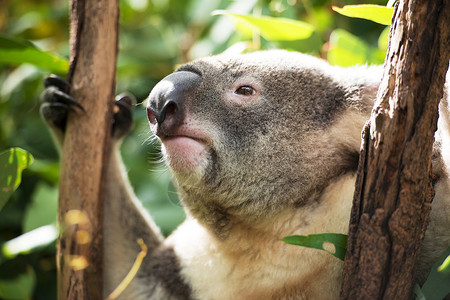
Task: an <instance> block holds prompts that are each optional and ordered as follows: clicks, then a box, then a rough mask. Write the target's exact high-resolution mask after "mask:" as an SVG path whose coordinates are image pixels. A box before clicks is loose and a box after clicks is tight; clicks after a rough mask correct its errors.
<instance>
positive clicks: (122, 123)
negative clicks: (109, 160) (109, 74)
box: [112, 93, 136, 139]
mask: <svg viewBox="0 0 450 300" xmlns="http://www.w3.org/2000/svg"><path fill="white" fill-rule="evenodd" d="M114 104H115V105H114V116H113V126H112V136H113V138H116V139H120V138H122V137H123V136H124V135H125V134H127V133H128V131H130V129H131V128H132V127H133V113H132V109H133V107H134V106H135V105H136V99H135V98H134V96H133V95H131V94H128V93H122V94H120V95H118V96H117V97H116V101H115V102H114Z"/></svg>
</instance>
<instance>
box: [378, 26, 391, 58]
mask: <svg viewBox="0 0 450 300" xmlns="http://www.w3.org/2000/svg"><path fill="white" fill-rule="evenodd" d="M390 29H391V26H387V27H386V28H385V29H384V30H383V31H382V32H381V34H380V36H379V37H378V49H380V50H382V51H384V52H386V51H387V48H388V44H389V31H390Z"/></svg>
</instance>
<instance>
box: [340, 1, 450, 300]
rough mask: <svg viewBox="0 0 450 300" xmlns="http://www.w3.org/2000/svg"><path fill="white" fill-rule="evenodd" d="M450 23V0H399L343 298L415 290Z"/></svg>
mask: <svg viewBox="0 0 450 300" xmlns="http://www.w3.org/2000/svg"><path fill="white" fill-rule="evenodd" d="M449 28H450V1H449V0H434V1H424V0H410V1H407V0H404V1H399V3H397V6H396V9H395V12H394V19H393V23H392V27H391V31H390V42H389V43H390V44H389V50H388V54H387V57H386V61H385V67H384V75H383V80H382V82H381V85H380V88H379V90H378V95H377V102H376V104H375V108H374V110H373V112H372V116H371V119H370V123H368V124H366V126H365V128H364V130H363V144H362V151H361V155H360V165H359V168H358V174H357V183H356V190H355V195H354V202H353V208H352V213H351V220H350V228H349V241H348V248H347V254H346V258H345V264H344V275H343V284H342V289H341V299H352V300H353V299H409V297H410V295H411V290H412V284H413V279H414V272H415V264H416V261H417V258H418V254H419V251H420V248H421V244H422V240H423V236H424V233H425V230H426V226H427V223H428V218H429V211H430V204H431V200H432V196H433V190H432V184H431V154H432V147H433V141H434V132H435V131H436V126H437V117H438V105H439V101H440V99H441V98H442V96H443V86H444V81H445V74H446V71H447V69H448V63H449V59H450V47H449V44H450V43H449V41H450V29H449Z"/></svg>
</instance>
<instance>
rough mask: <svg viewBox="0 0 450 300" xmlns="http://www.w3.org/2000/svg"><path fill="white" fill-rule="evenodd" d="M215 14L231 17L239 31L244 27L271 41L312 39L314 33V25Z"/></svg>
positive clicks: (222, 13) (223, 13)
mask: <svg viewBox="0 0 450 300" xmlns="http://www.w3.org/2000/svg"><path fill="white" fill-rule="evenodd" d="M213 14H214V15H225V16H229V17H231V18H233V19H234V21H235V22H236V23H237V25H238V27H237V29H238V30H242V29H241V28H243V27H244V28H245V27H246V28H247V29H252V30H257V31H258V32H259V33H260V34H261V36H262V37H264V38H265V39H266V40H269V41H295V40H302V39H306V38H308V37H310V36H311V34H312V33H313V31H314V27H313V26H312V25H310V24H308V23H305V22H302V21H297V20H293V19H287V18H274V17H268V16H260V17H255V16H249V15H239V14H233V13H230V12H227V11H223V10H217V11H214V12H213ZM244 35H248V30H247V31H244Z"/></svg>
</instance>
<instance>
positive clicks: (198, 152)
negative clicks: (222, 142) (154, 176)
mask: <svg viewBox="0 0 450 300" xmlns="http://www.w3.org/2000/svg"><path fill="white" fill-rule="evenodd" d="M159 138H160V140H161V143H162V150H163V153H164V156H165V158H166V161H167V163H168V165H169V167H170V168H171V169H172V170H173V171H175V172H176V173H195V172H197V171H199V169H202V168H203V167H202V166H203V165H204V163H205V161H206V160H207V153H208V149H209V147H208V145H207V142H206V140H205V139H203V138H199V137H196V136H191V135H184V134H181V135H167V136H159Z"/></svg>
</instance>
